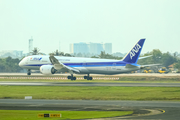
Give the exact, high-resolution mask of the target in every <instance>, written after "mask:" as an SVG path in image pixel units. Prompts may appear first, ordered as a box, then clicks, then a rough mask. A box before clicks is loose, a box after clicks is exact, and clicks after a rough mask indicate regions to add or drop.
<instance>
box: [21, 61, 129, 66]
mask: <svg viewBox="0 0 180 120" xmlns="http://www.w3.org/2000/svg"><path fill="white" fill-rule="evenodd" d="M63 64H64V65H66V66H69V67H102V66H125V65H126V64H128V63H127V62H124V61H119V62H86V63H63ZM42 65H52V64H28V65H25V66H39V67H40V66H42Z"/></svg>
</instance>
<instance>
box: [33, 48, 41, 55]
mask: <svg viewBox="0 0 180 120" xmlns="http://www.w3.org/2000/svg"><path fill="white" fill-rule="evenodd" d="M39 51H40V49H38V48H37V47H35V48H34V49H33V50H32V52H30V53H31V54H32V55H40V54H42V53H40V52H39Z"/></svg>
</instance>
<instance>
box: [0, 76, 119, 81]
mask: <svg viewBox="0 0 180 120" xmlns="http://www.w3.org/2000/svg"><path fill="white" fill-rule="evenodd" d="M0 79H48V80H67V77H0ZM76 79H77V80H82V79H84V78H83V77H78V78H76ZM93 79H94V80H98V79H99V80H101V79H106V80H118V79H119V78H118V77H113V78H103V77H94V78H93Z"/></svg>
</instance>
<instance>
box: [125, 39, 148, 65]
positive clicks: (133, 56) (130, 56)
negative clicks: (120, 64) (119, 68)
mask: <svg viewBox="0 0 180 120" xmlns="http://www.w3.org/2000/svg"><path fill="white" fill-rule="evenodd" d="M144 41H145V39H140V40H139V41H138V42H137V43H136V44H135V46H134V47H133V48H132V49H131V50H130V52H128V53H127V54H126V56H125V57H124V58H123V61H125V62H129V63H137V61H138V58H139V55H140V53H141V50H142V47H143V44H144Z"/></svg>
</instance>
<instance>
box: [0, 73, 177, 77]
mask: <svg viewBox="0 0 180 120" xmlns="http://www.w3.org/2000/svg"><path fill="white" fill-rule="evenodd" d="M68 75H70V74H69V73H64V74H54V75H49V76H51V77H54V76H57V77H59V76H65V77H67V76H68ZM84 75H86V74H74V76H84ZM0 76H26V77H31V76H38V77H40V76H45V75H43V74H41V73H32V74H31V75H30V76H28V75H27V73H0ZM90 76H104V77H106V76H112V77H123V76H154V77H175V76H177V77H178V76H180V73H168V74H160V73H123V74H116V75H104V74H103V75H101V74H90Z"/></svg>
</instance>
